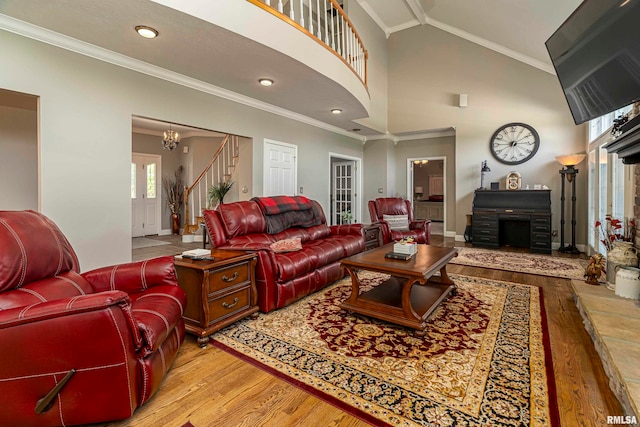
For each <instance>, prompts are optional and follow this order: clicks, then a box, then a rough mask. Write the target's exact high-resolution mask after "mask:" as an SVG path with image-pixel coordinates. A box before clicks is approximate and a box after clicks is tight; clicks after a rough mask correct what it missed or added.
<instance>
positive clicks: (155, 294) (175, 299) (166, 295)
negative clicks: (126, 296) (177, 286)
mask: <svg viewBox="0 0 640 427" xmlns="http://www.w3.org/2000/svg"><path fill="white" fill-rule="evenodd" d="M152 296H153V297H167V298H171V299H172V300H174V301H175V302H176V303H177V304H178V306H180V315H182V314H184V309H183V308H182V304H181V303H180V300H179V299H178V298H176V297H174V296H173V295H168V294H160V293H150V294H144V295H142V296H141V297H140V298H138V301H140V300H141V299H143V298H147V297H152Z"/></svg>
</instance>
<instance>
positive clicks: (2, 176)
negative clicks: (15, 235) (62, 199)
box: [0, 91, 38, 210]
mask: <svg viewBox="0 0 640 427" xmlns="http://www.w3.org/2000/svg"><path fill="white" fill-rule="evenodd" d="M1 92H2V91H0V96H2V94H1ZM21 209H33V210H38V114H37V112H36V111H32V110H25V109H21V108H11V107H6V106H3V105H0V210H21Z"/></svg>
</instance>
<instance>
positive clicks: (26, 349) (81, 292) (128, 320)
mask: <svg viewBox="0 0 640 427" xmlns="http://www.w3.org/2000/svg"><path fill="white" fill-rule="evenodd" d="M185 306H186V296H185V294H184V292H183V291H182V289H180V287H178V286H177V281H176V276H175V270H174V266H173V259H172V257H164V258H156V259H153V260H148V261H142V262H137V263H129V264H123V265H116V266H112V267H104V268H100V269H97V270H93V271H90V272H87V273H84V274H79V267H78V259H77V257H76V254H75V252H74V251H73V248H72V247H71V245H70V244H69V242H68V240H67V239H66V238H65V236H64V235H63V234H62V232H61V231H60V229H59V228H58V227H57V226H56V225H55V224H54V223H53V222H52V221H51V220H49V219H48V218H47V217H45V216H44V215H42V214H39V213H37V212H34V211H21V212H17V211H0V349H1V350H0V396H3V397H4V403H3V404H2V405H0V425H3V426H61V425H78V424H90V423H96V422H102V421H110V420H118V419H124V418H127V417H129V416H131V415H132V414H133V412H134V411H135V409H136V408H137V407H138V406H140V405H142V404H143V403H145V402H146V401H147V400H149V398H150V397H151V396H152V395H153V394H154V392H155V391H156V390H157V389H158V387H159V385H160V382H161V381H162V378H163V377H164V375H165V373H166V372H167V371H168V370H169V367H170V366H171V364H172V362H173V360H174V359H175V357H176V354H177V353H178V349H179V347H180V345H181V343H182V341H183V340H184V321H183V320H182V313H183V311H184V308H185Z"/></svg>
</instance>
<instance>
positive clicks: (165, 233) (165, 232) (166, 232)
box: [158, 228, 171, 236]
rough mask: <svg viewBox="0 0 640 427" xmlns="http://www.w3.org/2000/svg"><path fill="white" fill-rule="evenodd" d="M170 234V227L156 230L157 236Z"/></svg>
mask: <svg viewBox="0 0 640 427" xmlns="http://www.w3.org/2000/svg"><path fill="white" fill-rule="evenodd" d="M170 234H171V229H170V228H169V229H166V230H160V231H159V232H158V236H169V235H170Z"/></svg>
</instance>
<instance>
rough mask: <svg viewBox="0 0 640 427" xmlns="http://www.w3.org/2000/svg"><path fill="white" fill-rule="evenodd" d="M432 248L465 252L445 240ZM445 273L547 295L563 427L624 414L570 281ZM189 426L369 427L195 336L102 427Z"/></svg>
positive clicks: (455, 269) (478, 271) (460, 269)
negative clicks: (142, 401) (129, 413)
mask: <svg viewBox="0 0 640 427" xmlns="http://www.w3.org/2000/svg"><path fill="white" fill-rule="evenodd" d="M432 240H433V242H432V244H436V245H444V246H454V245H460V243H459V242H454V241H453V239H450V238H446V239H443V238H442V237H440V236H432ZM156 249H157V248H156ZM555 255H557V256H567V255H566V254H556V253H554V256H555ZM448 271H449V272H451V273H455V274H464V275H468V276H477V277H484V278H488V279H494V280H505V281H513V282H519V283H525V284H529V285H535V286H540V287H542V289H543V298H544V304H545V309H546V313H547V321H548V325H549V337H550V342H551V350H552V357H553V366H554V372H555V383H556V391H557V403H558V408H559V413H560V418H561V425H562V426H568V427H571V426H594V427H595V426H603V425H607V416H608V415H622V414H623V413H622V408H621V407H620V404H619V403H618V401H617V400H616V398H615V396H614V395H613V393H612V392H611V390H610V389H609V386H608V379H607V377H606V375H605V373H604V370H603V368H602V364H601V363H600V359H599V357H598V354H597V353H596V351H595V349H594V346H593V343H592V341H591V338H590V337H589V335H588V334H587V332H586V331H585V329H584V326H583V324H582V318H581V317H580V314H579V313H578V310H577V309H576V307H575V304H574V302H573V293H572V289H571V285H570V283H569V280H567V279H559V278H553V277H547V276H536V275H531V274H523V273H516V272H511V271H502V270H490V269H485V268H481V267H469V266H462V265H450V266H449V267H448ZM187 421H190V422H191V423H192V424H193V425H194V426H196V427H204V426H225V427H226V426H263V425H277V426H282V427H286V426H300V425H304V426H323V427H325V426H348V427H360V426H366V425H368V424H367V423H365V422H364V421H361V420H359V419H357V418H355V417H353V416H351V415H348V414H346V413H344V412H343V411H341V410H339V409H338V408H336V407H334V406H332V405H330V404H328V403H326V402H324V401H322V400H320V399H318V398H316V397H314V396H311V395H309V394H308V393H306V392H304V391H302V390H300V389H299V388H297V387H295V386H292V385H290V384H288V383H287V382H285V381H283V380H281V379H278V378H276V377H274V376H272V375H270V374H268V373H266V372H264V371H262V370H260V369H258V368H256V367H254V366H252V365H250V364H248V363H246V362H243V361H241V360H240V359H237V358H235V357H234V356H232V355H230V354H228V353H225V352H224V351H222V350H219V349H217V348H214V347H211V346H208V347H207V348H206V349H204V350H203V349H200V348H199V347H198V346H197V344H196V341H195V338H193V337H191V336H188V337H187V339H186V341H185V343H184V344H183V346H182V347H181V349H180V352H179V354H178V357H177V359H176V361H175V363H174V365H173V367H172V369H171V371H170V372H169V373H168V375H167V376H166V378H165V380H164V382H163V383H162V385H161V387H160V389H159V390H158V392H157V393H156V395H155V396H153V397H152V398H151V400H150V401H149V402H148V403H147V404H146V405H144V406H143V407H142V408H139V409H138V410H137V411H136V413H135V414H134V415H133V417H131V418H130V419H128V420H124V421H120V422H113V423H106V424H98V425H99V426H160V425H162V426H165V425H166V426H176V427H180V426H181V425H182V424H184V423H185V422H187Z"/></svg>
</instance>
